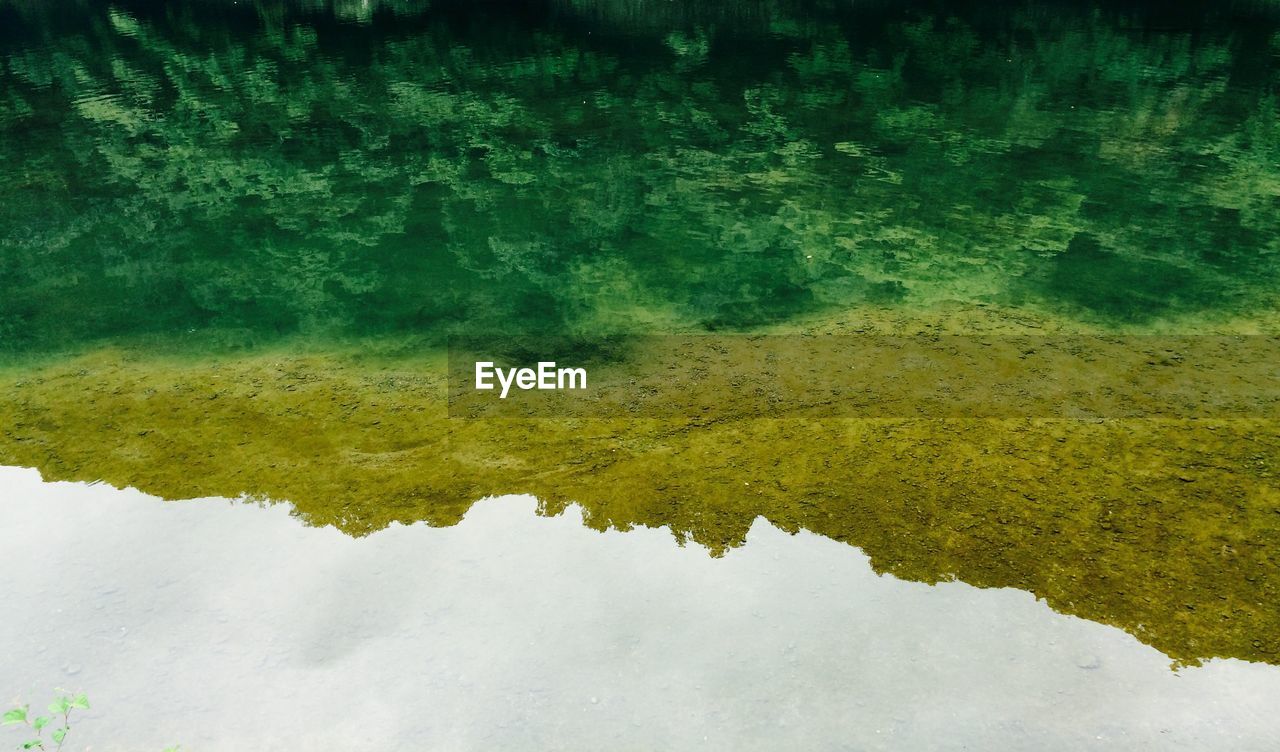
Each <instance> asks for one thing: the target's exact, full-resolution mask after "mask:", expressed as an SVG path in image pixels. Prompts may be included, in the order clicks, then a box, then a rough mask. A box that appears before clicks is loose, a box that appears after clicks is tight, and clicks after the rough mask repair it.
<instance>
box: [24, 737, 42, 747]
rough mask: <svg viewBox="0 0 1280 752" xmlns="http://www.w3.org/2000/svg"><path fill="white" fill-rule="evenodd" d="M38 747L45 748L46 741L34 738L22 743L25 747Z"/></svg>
mask: <svg viewBox="0 0 1280 752" xmlns="http://www.w3.org/2000/svg"><path fill="white" fill-rule="evenodd" d="M36 747H39V748H40V749H44V742H42V741H40V740H39V739H32V740H31V741H29V742H27V743H26V744H24V745H22V748H23V749H34V748H36Z"/></svg>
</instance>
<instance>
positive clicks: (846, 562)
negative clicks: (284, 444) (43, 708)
mask: <svg viewBox="0 0 1280 752" xmlns="http://www.w3.org/2000/svg"><path fill="white" fill-rule="evenodd" d="M535 511H536V502H535V501H534V499H532V498H530V497H506V498H500V499H492V500H487V501H484V502H481V503H479V504H477V505H475V506H474V507H473V508H472V509H471V510H470V512H468V514H467V516H466V518H465V519H464V520H463V522H462V523H461V524H459V525H457V526H455V527H451V528H430V527H426V526H424V525H413V526H409V527H404V526H393V527H391V528H390V529H388V530H385V531H382V532H379V533H376V534H374V535H371V536H369V537H367V538H363V539H352V538H350V537H347V536H346V535H343V534H342V533H339V532H338V531H336V530H334V529H332V528H324V529H316V528H308V527H305V526H303V525H301V524H299V523H298V522H296V521H295V520H293V519H291V518H290V517H289V515H288V510H287V507H285V506H283V505H276V506H270V507H265V508H262V507H257V506H254V505H249V504H245V503H239V502H225V501H218V500H202V501H195V502H185V503H166V502H162V501H160V500H158V499H155V498H153V497H148V496H146V495H144V494H141V493H138V492H136V491H131V490H123V491H122V490H116V489H113V488H109V487H105V486H89V485H84V484H70V483H43V482H41V481H40V478H39V476H38V474H37V473H36V472H35V471H33V470H22V469H15V468H3V469H0V514H3V519H4V524H3V525H0V570H2V571H3V573H4V582H5V584H4V589H5V595H4V617H3V618H0V645H3V646H4V650H3V652H0V676H3V677H4V678H5V682H4V684H5V690H6V691H9V692H15V691H17V692H21V693H22V696H21V697H20V698H18V699H21V700H22V701H24V702H25V701H30V702H32V703H33V705H42V704H43V703H44V702H45V701H46V699H47V697H48V696H49V694H50V692H51V691H52V689H53V688H54V687H65V688H67V689H73V690H75V689H79V690H84V691H85V692H87V693H88V694H89V696H90V697H91V699H92V700H93V702H94V705H93V709H92V710H91V711H89V712H87V713H86V714H85V716H84V718H83V720H82V722H81V723H80V724H78V725H76V726H75V728H74V729H73V732H72V734H73V735H72V736H71V737H69V742H73V743H72V744H71V745H70V746H71V748H73V749H83V748H88V747H90V746H91V747H92V749H94V750H114V749H130V750H145V749H156V750H159V749H160V748H162V747H164V746H165V745H170V744H175V743H181V744H182V745H183V749H184V750H192V751H193V752H203V751H207V750H248V749H283V750H362V749H423V750H425V749H432V750H455V749H456V750H507V749H509V750H535V749H548V750H549V749H562V750H599V749H610V750H624V749H636V750H640V749H694V748H702V749H747V750H750V749H761V750H775V749H807V750H877V749H894V750H899V749H911V750H959V749H1003V750H1016V749H1036V750H1044V749H1061V750H1077V749H1086V748H1087V749H1116V750H1137V749H1161V750H1166V749H1196V750H1225V749H1230V750H1242V751H1243V750H1274V749H1276V745H1277V742H1278V740H1280V714H1277V712H1276V708H1277V707H1280V668H1278V667H1275V666H1267V665H1262V664H1251V663H1245V662H1241V661H1235V660H1214V661H1210V662H1208V663H1207V664H1206V665H1204V666H1203V667H1199V668H1186V669H1183V670H1181V671H1178V672H1174V671H1172V670H1171V669H1170V662H1169V659H1168V658H1167V657H1165V656H1163V655H1162V654H1160V653H1159V652H1158V651H1156V650H1154V649H1153V648H1150V647H1148V646H1145V645H1143V644H1141V643H1139V642H1138V641H1137V640H1135V639H1134V638H1132V637H1130V636H1129V635H1127V634H1126V633H1124V632H1121V631H1119V630H1117V629H1114V628H1111V627H1107V626H1102V625H1099V624H1095V623H1091V622H1088V621H1084V620H1081V619H1078V618H1074V617H1070V616H1064V615H1061V614H1058V613H1055V612H1053V611H1051V610H1050V609H1048V608H1047V607H1046V606H1045V605H1044V604H1043V603H1040V602H1037V601H1036V600H1035V599H1034V598H1033V597H1032V596H1031V595H1029V594H1027V593H1024V592H1020V591H1016V590H1007V589H1006V590H982V589H977V588H974V587H971V586H969V585H965V584H962V583H958V582H957V583H946V584H942V585H937V586H929V585H923V584H918V583H911V582H904V581H900V580H897V579H894V578H892V577H887V576H877V575H876V574H875V573H874V572H872V570H871V568H870V567H869V566H868V562H867V559H866V557H865V556H863V555H862V554H861V553H860V552H859V551H857V550H856V549H851V548H850V547H849V546H847V545H844V544H841V543H837V542H833V541H830V540H827V539H824V538H821V537H819V536H816V535H811V534H808V533H804V532H802V533H800V534H798V535H789V534H787V533H784V532H782V531H779V530H777V529H775V528H773V527H772V526H770V525H768V524H766V523H764V522H763V521H758V522H757V524H756V525H755V526H754V527H753V528H752V530H751V533H750V536H749V539H748V541H747V544H746V546H744V547H743V548H741V549H738V550H734V551H731V552H730V553H729V554H728V555H727V556H725V557H723V558H719V559H717V558H712V557H710V556H708V555H707V553H706V552H705V551H704V550H701V549H698V548H696V547H687V548H680V547H678V546H676V545H675V544H674V543H673V541H672V539H671V536H670V535H669V533H668V532H667V531H665V530H651V529H636V530H632V531H628V532H606V533H599V532H595V531H592V530H589V529H587V528H584V527H583V526H582V525H581V524H580V520H579V519H577V515H578V512H577V511H576V510H571V511H570V513H568V514H566V515H563V516H560V517H542V516H539V515H537V514H536V513H535ZM4 699H5V700H8V699H9V698H7V697H6V698H4ZM5 731H8V729H5ZM4 741H6V742H8V741H16V736H15V737H14V739H12V740H11V739H8V738H7V737H5V738H4Z"/></svg>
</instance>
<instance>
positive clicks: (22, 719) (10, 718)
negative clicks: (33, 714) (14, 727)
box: [0, 707, 27, 726]
mask: <svg viewBox="0 0 1280 752" xmlns="http://www.w3.org/2000/svg"><path fill="white" fill-rule="evenodd" d="M26 722H27V709H26V707H21V708H14V709H13V710H10V711H9V712H8V713H5V714H4V720H0V726H8V725H9V724H11V723H26Z"/></svg>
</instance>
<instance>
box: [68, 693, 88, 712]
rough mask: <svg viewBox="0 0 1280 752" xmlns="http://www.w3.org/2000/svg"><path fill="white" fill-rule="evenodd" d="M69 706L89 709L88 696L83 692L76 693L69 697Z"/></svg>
mask: <svg viewBox="0 0 1280 752" xmlns="http://www.w3.org/2000/svg"><path fill="white" fill-rule="evenodd" d="M71 707H73V708H80V709H81V710H88V709H89V697H88V695H85V694H83V693H81V694H78V695H76V696H75V697H73V698H72V699H71Z"/></svg>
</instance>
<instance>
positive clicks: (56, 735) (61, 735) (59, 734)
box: [53, 728, 67, 744]
mask: <svg viewBox="0 0 1280 752" xmlns="http://www.w3.org/2000/svg"><path fill="white" fill-rule="evenodd" d="M66 738H67V730H66V729H65V728H60V729H58V730H57V731H54V732H53V740H54V741H55V742H57V743H58V744H62V740H63V739H66Z"/></svg>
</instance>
